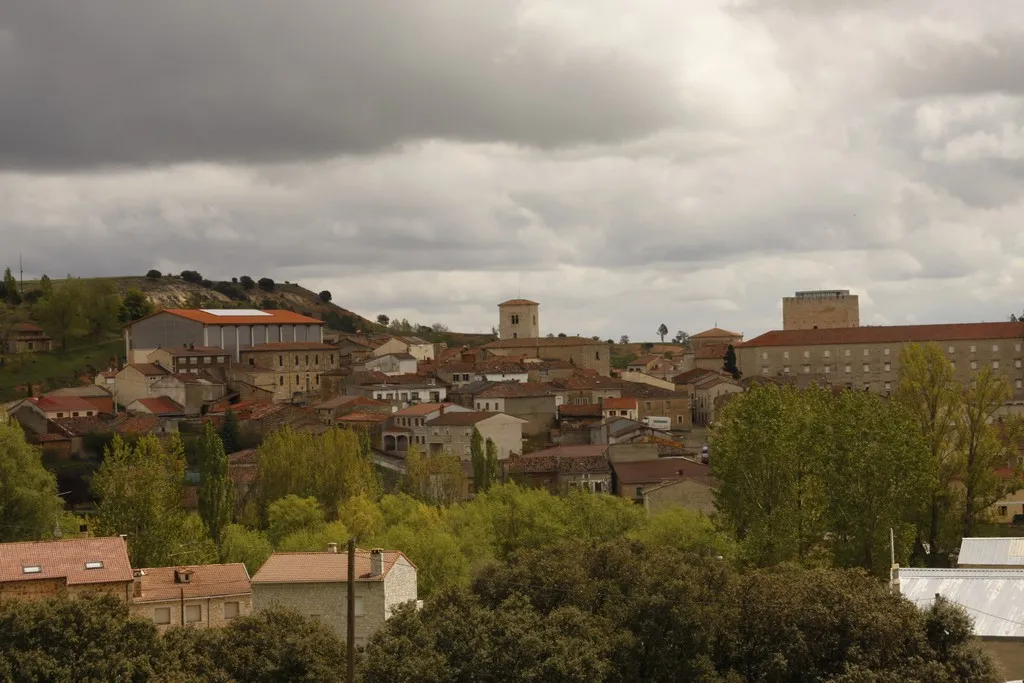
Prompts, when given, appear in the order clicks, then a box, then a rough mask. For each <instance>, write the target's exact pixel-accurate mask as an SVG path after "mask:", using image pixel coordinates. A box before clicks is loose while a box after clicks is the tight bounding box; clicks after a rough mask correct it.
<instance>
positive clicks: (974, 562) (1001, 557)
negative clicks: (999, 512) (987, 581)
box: [956, 537, 1024, 569]
mask: <svg viewBox="0 0 1024 683" xmlns="http://www.w3.org/2000/svg"><path fill="white" fill-rule="evenodd" d="M956 566H957V567H959V568H961V569H1024V539H1022V538H1015V537H993V538H965V539H963V540H962V541H960V554H959V556H958V557H957V561H956Z"/></svg>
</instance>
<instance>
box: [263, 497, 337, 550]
mask: <svg viewBox="0 0 1024 683" xmlns="http://www.w3.org/2000/svg"><path fill="white" fill-rule="evenodd" d="M267 519H268V521H269V527H268V533H269V535H270V542H271V543H273V544H274V545H275V546H276V545H278V544H279V543H280V542H281V541H282V540H284V538H285V537H286V536H289V535H291V534H294V533H296V532H298V531H304V530H316V529H319V528H321V527H323V525H324V524H325V521H324V511H323V509H322V508H321V507H320V504H319V502H317V499H316V498H313V497H312V496H310V497H308V498H300V497H299V496H296V495H294V494H289V495H287V496H285V497H284V498H281V499H279V500H275V501H274V502H273V503H271V504H270V507H269V508H268V509H267Z"/></svg>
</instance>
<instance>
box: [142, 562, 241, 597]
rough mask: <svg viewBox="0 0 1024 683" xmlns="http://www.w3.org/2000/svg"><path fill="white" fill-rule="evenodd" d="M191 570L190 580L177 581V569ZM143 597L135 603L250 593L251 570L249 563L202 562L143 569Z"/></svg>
mask: <svg viewBox="0 0 1024 683" xmlns="http://www.w3.org/2000/svg"><path fill="white" fill-rule="evenodd" d="M178 571H188V572H191V576H190V577H189V581H188V583H178V582H177V581H175V572H178ZM142 572H143V575H142V579H141V580H142V596H141V597H135V598H132V602H167V601H169V600H180V599H181V598H182V597H185V598H193V599H194V598H216V597H221V596H227V595H249V594H251V593H252V586H250V585H249V572H247V571H246V570H245V565H244V564H241V563H238V564H200V565H192V566H186V567H154V568H151V569H143V570H142Z"/></svg>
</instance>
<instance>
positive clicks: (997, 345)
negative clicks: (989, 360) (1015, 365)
mask: <svg viewBox="0 0 1024 683" xmlns="http://www.w3.org/2000/svg"><path fill="white" fill-rule="evenodd" d="M998 352H999V344H993V345H992V353H998Z"/></svg>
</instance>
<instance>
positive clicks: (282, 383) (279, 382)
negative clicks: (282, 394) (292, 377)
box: [277, 375, 284, 387]
mask: <svg viewBox="0 0 1024 683" xmlns="http://www.w3.org/2000/svg"><path fill="white" fill-rule="evenodd" d="M277 383H278V384H279V385H281V386H282V387H283V386H284V375H281V376H280V377H278V378H277Z"/></svg>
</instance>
